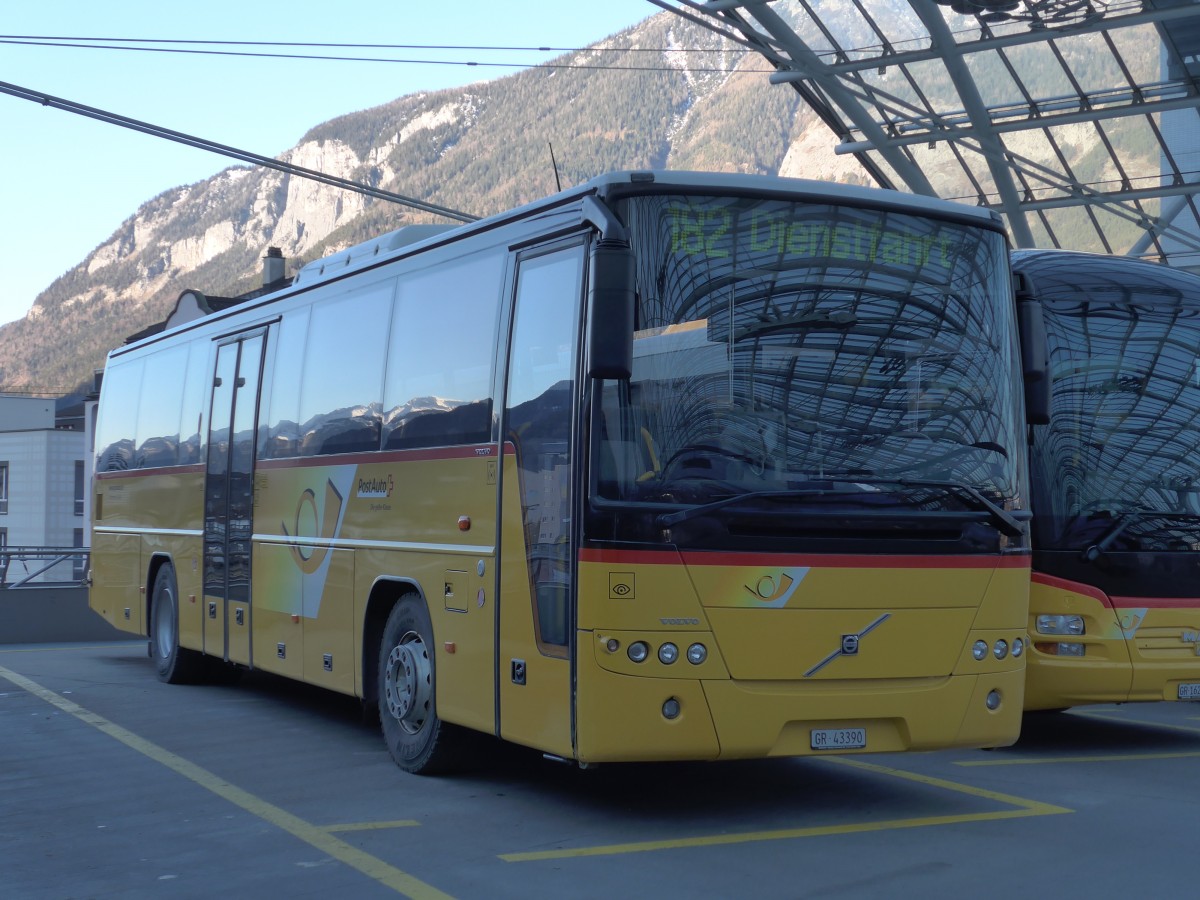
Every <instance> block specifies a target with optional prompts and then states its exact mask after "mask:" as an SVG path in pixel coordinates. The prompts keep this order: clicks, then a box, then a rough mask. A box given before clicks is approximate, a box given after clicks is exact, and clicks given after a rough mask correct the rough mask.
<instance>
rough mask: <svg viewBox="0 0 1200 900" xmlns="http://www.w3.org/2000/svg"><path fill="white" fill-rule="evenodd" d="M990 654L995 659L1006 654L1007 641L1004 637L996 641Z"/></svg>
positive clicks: (1001, 657)
mask: <svg viewBox="0 0 1200 900" xmlns="http://www.w3.org/2000/svg"><path fill="white" fill-rule="evenodd" d="M992 656H994V657H996V659H1004V657H1006V656H1008V641H1006V640H1005V639H1004V638H1000V640H998V641H996V646H995V647H993V648H992Z"/></svg>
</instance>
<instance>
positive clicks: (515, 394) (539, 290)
mask: <svg viewBox="0 0 1200 900" xmlns="http://www.w3.org/2000/svg"><path fill="white" fill-rule="evenodd" d="M583 262H584V254H583V248H582V247H572V248H569V249H567V250H562V251H559V252H556V253H551V254H548V255H545V256H540V257H535V258H532V259H526V260H524V261H522V263H521V267H520V269H519V271H518V277H517V302H516V318H515V321H514V323H513V335H512V346H511V351H510V353H511V356H510V359H509V376H508V398H507V401H506V406H507V413H506V421H507V425H506V429H505V430H506V435H505V437H506V440H507V441H509V442H511V443H512V444H513V446H514V447H515V448H516V452H517V466H518V474H519V489H520V491H521V508H522V509H523V510H524V512H525V523H524V524H525V535H526V540H527V545H526V561H527V563H528V566H529V580H530V584H531V586H532V588H533V602H534V618H535V621H536V622H537V629H538V638H539V641H540V642H541V643H542V644H546V645H557V646H565V645H566V644H567V643H568V640H569V634H570V599H571V565H572V563H571V552H570V540H571V510H572V509H573V508H574V499H573V497H572V496H571V485H572V480H571V477H570V475H571V460H572V447H571V437H572V435H571V426H572V422H573V420H574V417H573V403H574V397H575V366H576V357H577V347H578V325H579V311H580V307H581V301H580V294H581V291H582V286H583Z"/></svg>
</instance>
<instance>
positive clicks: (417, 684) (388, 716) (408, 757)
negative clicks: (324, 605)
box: [378, 594, 466, 775]
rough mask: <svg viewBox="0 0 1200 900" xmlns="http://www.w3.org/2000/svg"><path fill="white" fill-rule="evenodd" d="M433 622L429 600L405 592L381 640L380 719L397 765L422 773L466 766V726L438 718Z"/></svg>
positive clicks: (435, 773) (406, 769) (427, 773)
mask: <svg viewBox="0 0 1200 900" xmlns="http://www.w3.org/2000/svg"><path fill="white" fill-rule="evenodd" d="M436 669H437V666H436V662H435V660H434V643H433V626H432V625H431V624H430V621H429V612H428V610H426V608H425V603H424V601H423V600H422V599H421V598H420V597H419V596H417V595H416V594H405V595H404V596H403V597H401V598H400V601H399V602H398V603H397V604H396V606H395V607H394V608H393V609H392V612H391V615H389V616H388V620H387V624H386V625H385V626H384V628H383V640H382V642H381V643H380V645H379V685H378V688H379V720H380V724H381V725H382V728H383V739H384V741H385V743H386V744H387V748H388V751H389V752H390V753H391V754H392V759H393V760H395V762H396V765H398V766H399V767H400V768H401V769H403V770H404V771H406V772H412V773H414V774H418V775H437V774H443V773H445V772H449V771H452V770H454V769H457V768H459V767H460V766H461V764H462V762H463V759H464V744H465V739H466V734H465V732H464V731H463V730H462V729H460V728H458V727H457V726H454V725H449V724H447V723H445V722H443V721H442V720H441V719H439V718H438V715H437V703H436V686H437V682H436Z"/></svg>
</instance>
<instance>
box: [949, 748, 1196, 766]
mask: <svg viewBox="0 0 1200 900" xmlns="http://www.w3.org/2000/svg"><path fill="white" fill-rule="evenodd" d="M1196 756H1200V751H1193V752H1186V753H1120V754H1114V755H1112V756H1108V755H1101V754H1098V755H1096V756H1027V757H1024V758H1020V759H980V760H971V761H965V760H964V761H960V762H956V763H955V765H956V766H963V767H964V768H973V767H983V766H1036V765H1042V764H1045V765H1054V764H1056V763H1098V762H1138V761H1140V760H1144V759H1188V758H1189V757H1196Z"/></svg>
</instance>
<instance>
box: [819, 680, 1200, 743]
mask: <svg viewBox="0 0 1200 900" xmlns="http://www.w3.org/2000/svg"><path fill="white" fill-rule="evenodd" d="M1181 687H1182V686H1181ZM1197 687H1200V685H1197ZM1196 697H1197V699H1200V693H1198V694H1197V695H1196ZM810 737H811V739H812V749H814V750H861V749H862V748H863V747H865V746H867V729H865V728H814V729H813V730H812V732H811V733H810Z"/></svg>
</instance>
